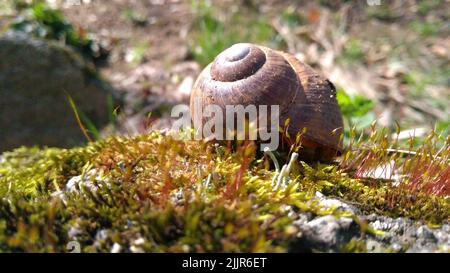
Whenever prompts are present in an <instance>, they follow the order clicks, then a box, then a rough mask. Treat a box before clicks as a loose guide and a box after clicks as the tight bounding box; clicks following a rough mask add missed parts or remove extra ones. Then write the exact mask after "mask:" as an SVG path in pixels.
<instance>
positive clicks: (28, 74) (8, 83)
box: [0, 32, 112, 151]
mask: <svg viewBox="0 0 450 273" xmlns="http://www.w3.org/2000/svg"><path fill="white" fill-rule="evenodd" d="M92 71H93V70H92V68H90V66H89V65H87V64H86V63H85V61H84V60H83V59H82V58H81V57H80V56H79V55H78V54H77V53H76V52H75V51H73V50H71V49H70V48H67V47H64V46H61V45H59V44H57V43H55V42H50V41H45V40H39V39H35V38H30V37H28V36H26V35H24V34H19V33H13V32H9V33H7V34H5V35H4V36H2V37H0V151H5V150H10V149H12V148H15V147H19V146H22V145H27V146H31V145H46V146H58V147H68V146H73V145H76V144H79V143H81V142H83V141H85V138H84V137H83V134H82V132H81V130H80V128H79V126H78V124H77V122H76V120H75V117H74V114H73V111H72V109H71V108H70V106H69V103H68V99H67V94H70V96H71V97H72V98H73V99H74V101H75V103H76V105H77V108H78V109H79V110H80V111H81V112H83V113H84V114H85V115H86V116H87V117H88V118H89V119H90V120H91V121H92V122H93V123H94V124H95V125H96V126H97V128H101V126H102V125H104V124H105V123H106V122H107V121H108V113H107V96H108V95H109V94H111V92H112V89H111V88H110V87H109V86H108V85H106V84H105V83H104V82H102V81H101V80H99V79H97V78H96V77H95V76H94V74H93V73H92Z"/></svg>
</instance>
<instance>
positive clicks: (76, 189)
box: [0, 132, 450, 252]
mask: <svg viewBox="0 0 450 273" xmlns="http://www.w3.org/2000/svg"><path fill="white" fill-rule="evenodd" d="M371 141H378V148H377V149H385V148H386V147H390V146H389V145H387V146H386V143H384V142H382V141H381V140H379V139H375V138H373V139H372V138H369V139H368V140H367V141H366V142H365V144H368V143H372V144H373V143H374V142H371ZM426 143H428V142H426ZM359 145H360V144H358V143H352V146H350V147H349V153H344V155H343V157H342V158H341V159H340V164H320V163H312V162H309V163H305V162H301V161H300V162H299V161H295V160H294V161H293V164H292V166H291V168H290V170H289V171H288V172H286V173H277V171H276V170H272V169H271V168H269V166H270V165H271V160H273V159H272V158H271V157H270V156H268V155H267V154H266V155H264V154H258V153H257V152H256V151H257V147H256V145H255V144H254V143H252V142H248V143H242V144H241V145H238V147H237V148H236V147H235V148H227V146H226V145H224V146H216V145H214V144H211V143H204V142H198V141H180V140H175V139H173V138H172V137H169V136H165V135H161V134H160V133H158V132H153V133H150V134H147V135H141V136H137V137H134V138H125V137H112V138H109V139H107V140H104V141H102V142H97V143H91V144H89V145H88V146H86V147H82V148H75V149H69V150H66V149H37V148H30V149H27V148H21V149H18V150H15V151H12V152H9V153H6V154H4V155H3V157H4V158H3V161H2V163H0V219H1V220H0V250H2V251H42V252H48V251H57V252H60V251H67V250H66V245H67V243H68V242H69V241H74V240H76V241H77V242H79V243H80V245H81V246H82V251H84V252H104V251H106V252H109V251H111V250H112V249H113V246H120V248H119V249H120V251H125V252H128V251H133V252H139V251H151V252H193V251H194V252H211V251H214V252H217V251H231V252H248V251H251V252H267V251H270V252H284V251H287V250H288V246H289V243H290V242H291V241H292V240H295V238H296V236H297V233H298V231H297V229H296V227H295V225H294V224H293V222H294V219H293V218H292V217H291V216H289V214H288V213H287V211H294V212H296V213H300V212H309V213H311V214H312V215H313V216H319V215H327V214H332V215H336V216H342V217H351V218H353V219H355V220H356V222H357V223H359V224H360V226H361V230H362V231H363V232H365V233H369V234H377V231H374V230H370V228H368V227H367V226H366V225H364V223H362V222H359V221H358V218H357V216H355V215H351V214H349V213H348V212H340V211H336V210H334V209H333V208H324V207H321V206H320V205H319V203H318V202H317V201H315V199H314V196H315V194H316V192H322V193H323V194H325V195H328V196H333V197H337V198H339V199H342V200H347V201H350V202H351V203H352V204H355V205H356V206H358V207H360V208H361V209H362V210H363V211H364V212H367V213H371V212H375V213H378V214H381V215H389V216H404V217H409V218H412V219H416V220H422V221H425V222H427V223H430V224H437V225H439V223H441V222H442V221H445V220H448V218H449V213H450V210H449V206H450V204H449V202H448V199H446V198H447V197H446V196H445V195H442V194H436V193H437V192H434V191H427V190H423V189H419V190H417V187H416V188H411V187H393V186H391V184H392V183H391V182H392V181H390V182H386V181H385V180H382V179H369V178H366V177H363V176H362V175H360V176H355V173H358V171H359V174H361V173H362V172H361V170H364V169H367V168H368V166H369V165H370V164H369V165H361V162H362V161H361V158H360V154H361V152H360V151H358V152H356V151H355V152H352V151H353V150H354V149H356V148H357V147H359V148H360V146H359ZM446 145H448V144H446ZM444 147H446V146H444ZM359 148H358V149H359ZM428 149H429V150H428V152H429V153H433V152H434V153H437V152H438V151H437V150H434V148H430V147H429V148H428ZM418 151H419V152H425V150H424V149H422V150H420V149H419V150H418ZM372 152H373V153H374V154H376V155H373V156H371V157H370V160H379V163H380V164H381V163H383V162H384V161H383V160H382V159H383V157H382V155H384V154H383V153H382V152H381V151H378V150H375V151H372ZM375 152H376V153H375ZM439 155H440V160H443V159H442V157H445V156H448V155H447V154H446V153H445V152H439ZM413 158H414V157H413ZM416 158H417V156H416ZM391 159H392V158H391ZM395 160H398V161H399V164H400V161H401V162H404V159H403V158H395ZM422 160H425V159H422ZM365 162H366V163H367V160H366V161H365ZM420 162H425V161H420ZM436 162H437V163H439V162H441V161H439V160H437V161H436ZM402 164H403V163H402ZM370 166H371V165H370ZM439 166H441V165H439ZM442 166H444V165H443V164H442ZM444 170H445V169H444ZM437 172H439V170H437ZM73 177H78V178H80V179H79V180H80V181H89V182H90V183H91V184H90V185H88V184H83V183H82V182H80V183H79V184H77V185H76V186H73V185H72V186H71V187H72V188H67V182H68V181H69V180H70V179H71V178H73ZM274 177H275V178H274ZM429 177H434V176H422V179H428V178H429ZM405 181H406V180H405ZM425 182H427V181H424V183H425ZM404 183H406V182H404ZM424 189H425V188H424ZM116 249H117V247H116ZM342 251H349V252H359V251H364V243H363V242H361V241H352V242H350V243H349V244H348V245H346V246H345V247H344V248H343V249H342Z"/></svg>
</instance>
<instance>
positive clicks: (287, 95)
mask: <svg viewBox="0 0 450 273" xmlns="http://www.w3.org/2000/svg"><path fill="white" fill-rule="evenodd" d="M195 100H200V101H201V106H200V107H206V106H207V105H212V104H214V105H218V106H219V107H221V108H225V106H226V105H244V106H247V105H279V113H280V115H279V121H280V122H279V124H281V125H283V124H285V121H286V120H287V119H289V123H288V127H287V129H286V130H287V132H288V134H289V135H290V136H294V139H295V136H296V135H297V134H301V143H302V149H301V152H300V155H303V156H304V157H305V158H311V159H317V160H322V161H329V160H332V159H333V158H334V157H335V156H336V155H337V154H338V153H339V152H340V151H341V148H342V141H341V134H342V131H343V122H342V113H341V110H340V108H339V105H338V103H337V100H336V89H335V87H334V85H333V84H332V83H331V82H330V81H329V80H327V79H325V78H324V77H323V76H321V75H320V74H319V73H317V72H315V71H314V70H313V69H312V68H311V67H310V66H308V65H306V64H304V63H302V62H300V61H299V60H298V59H297V58H295V56H293V55H291V54H289V53H285V52H282V51H277V50H274V49H270V48H268V47H264V46H260V45H255V44H250V43H239V44H235V45H233V46H231V47H229V48H228V49H226V50H224V51H223V52H222V53H220V54H219V55H218V56H217V57H216V58H215V59H214V61H213V62H212V63H211V64H209V65H208V66H206V68H204V70H203V71H202V72H201V74H200V75H199V76H198V78H197V80H196V81H195V83H194V86H193V89H192V92H191V99H190V112H191V116H192V118H193V120H195V119H196V118H199V117H197V116H196V113H198V112H197V110H198V109H196V107H199V106H197V105H196V104H195V103H194V101H195ZM202 118H203V117H202ZM304 128H306V130H304Z"/></svg>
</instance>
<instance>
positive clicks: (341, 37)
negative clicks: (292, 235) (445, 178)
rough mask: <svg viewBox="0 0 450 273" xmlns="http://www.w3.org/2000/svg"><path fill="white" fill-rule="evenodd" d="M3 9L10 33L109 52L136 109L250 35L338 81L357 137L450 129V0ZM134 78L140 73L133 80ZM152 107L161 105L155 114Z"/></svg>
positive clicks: (171, 92)
mask: <svg viewBox="0 0 450 273" xmlns="http://www.w3.org/2000/svg"><path fill="white" fill-rule="evenodd" d="M0 5H1V7H0V11H1V12H0V15H1V19H0V23H1V30H2V31H3V32H5V31H8V30H10V29H14V30H16V31H23V32H27V33H29V34H30V35H34V36H37V37H40V38H44V39H54V40H59V41H62V42H64V43H66V44H67V45H68V46H73V47H76V48H78V49H79V50H80V51H81V52H82V53H83V54H84V55H85V56H87V57H88V58H93V59H94V60H95V58H100V57H103V58H106V57H105V56H106V55H107V54H105V52H106V50H107V51H108V54H109V55H108V56H109V59H108V61H107V64H106V68H103V70H101V71H103V72H102V73H104V75H106V76H105V78H106V79H108V80H110V81H112V82H113V83H116V84H118V85H119V86H120V87H121V89H123V90H125V92H129V93H133V94H134V93H138V94H139V95H138V96H137V99H136V98H135V99H133V100H132V102H131V103H129V108H136V107H137V109H136V110H135V111H134V112H133V111H130V113H132V114H133V115H134V114H135V113H142V112H145V111H147V112H148V111H153V112H158V113H159V112H161V111H159V110H160V109H166V108H167V107H166V105H165V104H164V103H160V102H159V101H158V100H157V99H156V97H161V96H162V97H165V96H177V93H176V92H177V90H180V89H181V86H180V85H182V84H183V83H184V81H183V80H185V79H189V80H190V81H187V82H188V84H187V86H189V83H190V84H192V82H193V80H192V79H194V78H195V76H196V75H197V74H198V73H199V71H200V69H201V68H203V67H204V66H206V65H207V64H208V63H209V62H211V61H212V60H213V59H214V57H215V56H216V55H217V54H218V53H220V52H221V51H223V50H224V49H225V48H227V47H229V46H230V45H232V44H234V43H237V42H252V43H258V44H262V45H266V46H269V47H272V48H276V49H280V50H285V51H288V52H290V53H293V54H295V55H296V56H297V57H298V58H299V59H300V60H302V61H304V62H306V63H308V64H310V65H311V66H313V67H314V68H316V69H318V70H319V71H320V72H322V73H323V74H324V75H325V76H326V77H328V78H329V79H330V80H331V81H332V82H333V83H334V84H335V85H336V86H337V87H338V100H339V103H340V105H341V107H342V112H343V114H344V119H345V124H346V127H347V133H348V129H349V128H351V127H355V128H356V129H357V130H360V131H363V130H366V129H368V128H369V127H370V125H371V124H372V123H373V122H374V121H377V124H378V126H380V127H384V128H387V129H388V130H389V131H390V132H391V133H392V134H394V133H395V132H396V131H397V126H398V125H400V127H401V129H402V131H401V132H400V139H405V140H407V139H408V138H409V136H411V135H418V136H419V137H420V136H421V135H425V134H426V132H428V131H430V130H432V129H433V128H434V129H437V130H438V131H439V132H441V133H442V134H443V135H444V136H446V135H448V134H449V133H450V111H449V104H450V79H449V75H450V66H449V60H450V50H449V47H448V45H449V44H450V39H449V35H448V34H449V29H450V28H449V24H450V22H449V14H450V2H449V1H446V0H432V1H412V0H407V1H406V0H405V1H379V2H378V1H344V0H342V1H277V0H265V1H256V0H240V1H227V0H218V1H207V0H197V1H195V0H183V1H169V0H160V1H156V0H153V1H129V0H118V1H114V2H110V1H96V0H90V1H86V0H76V1H74V0H72V1H67V0H66V1H64V0H59V1H58V0H53V1H48V0H47V1H45V0H34V1H33V0H28V1H27V0H5V1H2V3H1V4H0ZM105 15H107V16H105ZM186 63H189V64H192V63H195V64H196V66H195V65H194V66H192V67H194V68H193V69H192V70H193V71H194V72H192V71H190V72H189V73H185V71H181V72H173V69H172V68H173V67H177V68H178V67H179V66H181V65H184V64H186ZM142 71H144V72H142ZM142 74H144V75H145V79H144V80H142V79H141V78H142ZM136 75H137V76H136ZM155 75H156V76H155ZM120 76H122V77H120ZM134 76H136V77H137V78H139V80H136V82H133V83H132V84H128V85H127V83H125V84H124V79H126V78H130V77H131V78H133V77H134ZM130 90H133V91H130ZM136 90H137V91H136ZM155 101H156V102H155ZM158 103H159V104H158ZM149 104H150V105H153V104H156V105H163V108H158V107H159V106H155V107H152V108H151V109H150V110H149V109H148V108H146V105H149ZM126 107H127V106H125V108H126ZM147 114H148V113H143V114H142V115H143V116H147Z"/></svg>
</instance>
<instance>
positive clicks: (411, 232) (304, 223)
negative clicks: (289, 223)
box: [289, 193, 450, 253]
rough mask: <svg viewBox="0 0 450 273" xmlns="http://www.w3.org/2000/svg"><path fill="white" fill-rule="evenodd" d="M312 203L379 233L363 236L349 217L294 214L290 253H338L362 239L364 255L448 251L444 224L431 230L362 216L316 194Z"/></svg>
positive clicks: (397, 220)
mask: <svg viewBox="0 0 450 273" xmlns="http://www.w3.org/2000/svg"><path fill="white" fill-rule="evenodd" d="M315 200H317V201H318V202H319V204H320V205H321V206H323V207H326V208H334V209H335V211H337V212H339V213H342V212H345V213H349V214H351V215H353V217H357V218H359V219H360V221H365V222H367V223H368V224H369V226H370V227H371V228H373V229H374V230H377V231H379V233H380V234H378V232H377V234H372V233H371V232H366V233H365V234H363V233H362V232H361V229H360V227H359V225H358V224H357V223H356V222H355V220H354V218H353V217H335V216H332V215H327V216H316V217H313V216H312V215H311V214H309V213H297V215H296V216H295V217H292V218H293V219H296V220H295V221H294V226H295V227H296V228H297V230H298V234H297V239H296V240H294V241H293V242H292V244H291V245H290V248H289V251H290V252H339V251H341V250H342V249H343V248H344V247H345V246H346V245H347V244H348V243H350V242H351V240H352V239H353V240H363V241H364V243H365V245H366V250H365V251H367V252H427V253H428V252H450V225H449V224H448V223H444V224H443V225H442V226H440V227H438V228H434V229H432V228H430V227H428V226H426V225H424V223H421V222H416V221H413V220H411V219H407V218H390V217H386V216H380V215H375V214H371V215H364V214H362V212H361V211H360V210H359V209H358V208H356V207H354V206H353V205H350V204H347V203H346V202H345V201H341V200H337V199H334V198H329V197H326V196H324V195H322V194H320V193H317V194H316V196H315ZM381 233H383V235H381Z"/></svg>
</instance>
